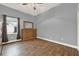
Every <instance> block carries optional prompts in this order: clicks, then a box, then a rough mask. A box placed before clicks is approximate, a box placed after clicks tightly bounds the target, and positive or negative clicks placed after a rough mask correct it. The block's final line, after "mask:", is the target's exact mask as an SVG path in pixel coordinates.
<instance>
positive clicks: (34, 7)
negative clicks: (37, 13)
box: [22, 3, 43, 10]
mask: <svg viewBox="0 0 79 59" xmlns="http://www.w3.org/2000/svg"><path fill="white" fill-rule="evenodd" d="M29 4H32V5H33V9H34V10H36V4H38V5H40V4H43V3H22V5H29Z"/></svg>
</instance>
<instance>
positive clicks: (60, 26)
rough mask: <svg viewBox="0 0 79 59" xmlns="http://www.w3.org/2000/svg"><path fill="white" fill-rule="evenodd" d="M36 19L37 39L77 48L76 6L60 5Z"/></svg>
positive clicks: (71, 4)
mask: <svg viewBox="0 0 79 59" xmlns="http://www.w3.org/2000/svg"><path fill="white" fill-rule="evenodd" d="M37 18H38V21H37V29H38V37H42V38H46V39H48V40H54V41H58V42H61V43H67V44H69V45H74V46H77V4H75V3H63V4H60V5H59V6H56V7H54V8H52V9H50V10H48V11H46V12H44V13H42V14H39V15H38V16H37Z"/></svg>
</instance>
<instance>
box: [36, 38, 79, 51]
mask: <svg viewBox="0 0 79 59" xmlns="http://www.w3.org/2000/svg"><path fill="white" fill-rule="evenodd" d="M37 38H40V39H42V40H46V41H50V42H54V43H57V44H61V45H65V46H68V47H71V48H76V49H78V50H79V48H78V46H74V45H70V44H67V43H62V42H58V41H54V40H50V39H46V38H43V37H37Z"/></svg>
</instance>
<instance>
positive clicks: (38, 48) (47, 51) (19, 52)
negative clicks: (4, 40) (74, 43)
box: [2, 39, 79, 56]
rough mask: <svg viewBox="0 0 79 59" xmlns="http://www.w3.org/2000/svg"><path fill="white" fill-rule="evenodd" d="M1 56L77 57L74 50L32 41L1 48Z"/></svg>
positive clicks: (50, 43) (54, 44)
mask: <svg viewBox="0 0 79 59" xmlns="http://www.w3.org/2000/svg"><path fill="white" fill-rule="evenodd" d="M2 55H3V56H79V53H78V51H77V50H76V49H74V48H70V47H66V46H63V45H59V44H57V43H52V42H48V41H44V40H41V39H34V40H28V41H22V42H15V43H11V44H6V45H4V46H3V54H2Z"/></svg>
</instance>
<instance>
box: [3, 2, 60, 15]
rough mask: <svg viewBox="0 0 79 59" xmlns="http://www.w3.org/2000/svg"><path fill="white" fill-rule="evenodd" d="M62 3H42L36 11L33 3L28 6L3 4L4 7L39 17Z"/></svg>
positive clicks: (36, 5)
mask: <svg viewBox="0 0 79 59" xmlns="http://www.w3.org/2000/svg"><path fill="white" fill-rule="evenodd" d="M59 4H60V3H42V4H35V7H36V10H34V9H33V3H29V4H27V5H22V3H2V5H4V6H7V7H10V8H13V9H16V10H18V11H21V12H24V13H28V14H31V15H34V16H35V15H38V14H40V13H43V12H45V11H47V10H49V9H51V8H54V7H56V6H58V5H59Z"/></svg>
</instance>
